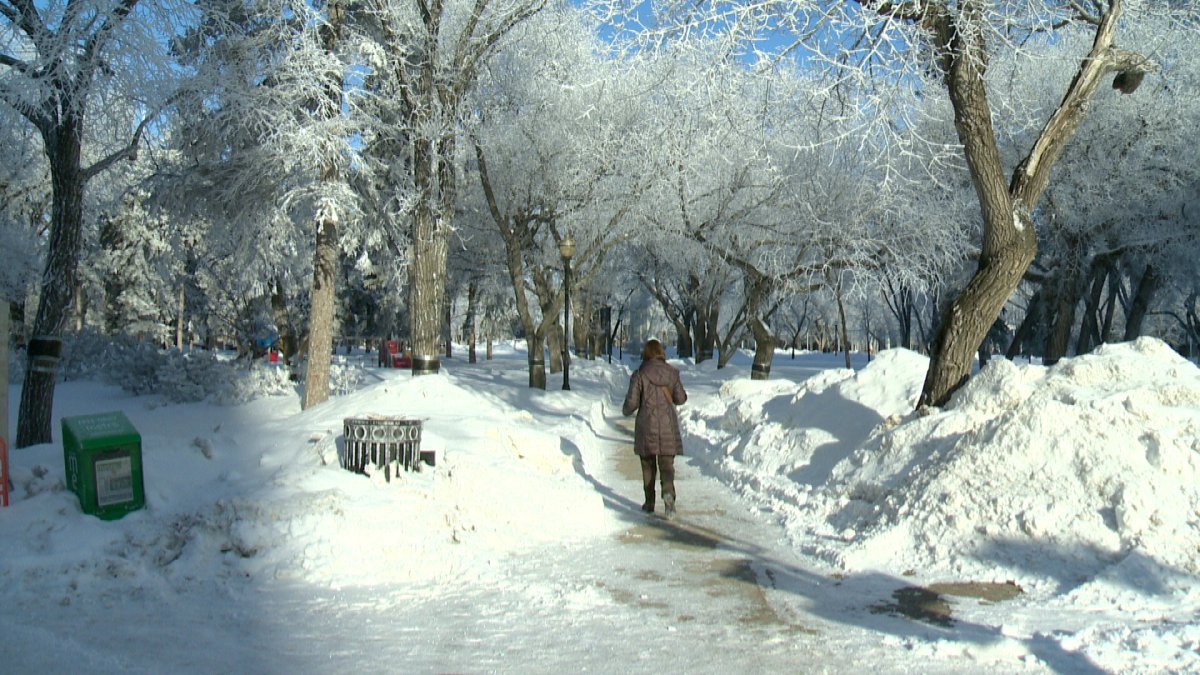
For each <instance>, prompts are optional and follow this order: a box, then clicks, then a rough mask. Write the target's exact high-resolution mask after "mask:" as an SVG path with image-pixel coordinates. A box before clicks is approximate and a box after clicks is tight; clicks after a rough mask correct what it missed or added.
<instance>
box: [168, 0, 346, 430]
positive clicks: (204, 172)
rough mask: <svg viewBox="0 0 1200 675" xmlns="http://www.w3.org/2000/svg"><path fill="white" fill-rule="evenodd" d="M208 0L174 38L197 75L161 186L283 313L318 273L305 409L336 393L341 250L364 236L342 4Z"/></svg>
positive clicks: (312, 293)
mask: <svg viewBox="0 0 1200 675" xmlns="http://www.w3.org/2000/svg"><path fill="white" fill-rule="evenodd" d="M202 9H203V11H204V14H203V17H202V21H201V22H200V23H199V24H198V26H197V27H196V28H195V29H194V30H193V31H191V32H189V33H187V34H186V35H185V36H183V37H182V38H181V39H179V40H177V42H176V44H177V45H178V49H179V50H180V52H181V55H182V56H183V57H184V60H185V63H186V64H187V65H188V66H189V67H190V68H191V69H192V71H193V76H192V78H191V79H190V81H189V83H188V86H187V88H186V90H185V92H186V94H187V96H186V98H185V99H184V100H183V101H182V102H181V105H180V111H181V112H180V115H179V116H178V118H177V119H178V130H177V132H176V134H175V138H176V147H177V150H178V152H179V155H180V160H181V161H180V164H181V166H180V168H179V170H178V176H177V179H176V180H174V181H170V182H167V183H166V186H167V188H168V189H172V190H178V191H180V192H182V194H184V195H186V196H187V202H186V203H185V205H184V206H185V207H186V208H188V209H189V210H190V211H191V213H192V214H193V215H195V216H198V217H207V218H208V219H210V220H211V222H212V223H213V224H214V225H215V228H214V230H213V231H212V234H214V235H216V236H218V237H221V238H223V239H224V241H225V242H226V243H227V245H226V247H227V248H228V249H229V250H231V251H232V252H233V253H234V254H235V255H236V256H237V258H238V259H239V260H241V261H243V263H244V264H245V267H246V269H247V271H248V272H250V273H257V274H258V275H259V285H260V288H261V291H262V295H263V296H264V297H266V296H270V297H271V298H272V299H273V301H274V303H275V306H274V311H273V314H274V315H275V316H277V317H283V316H286V315H287V314H288V312H286V311H281V310H284V308H283V307H281V306H280V304H279V303H280V302H282V301H284V299H285V298H286V296H285V295H284V293H283V292H282V291H283V289H285V288H288V287H294V286H296V285H298V282H299V279H300V278H303V276H302V275H303V274H310V275H311V276H310V277H309V279H310V281H309V284H308V293H307V298H308V304H309V307H310V311H309V312H308V313H307V314H308V321H307V324H306V325H307V330H306V331H305V332H306V335H305V336H304V338H303V339H302V341H301V342H302V343H303V344H305V345H306V346H307V349H306V350H304V351H305V352H306V357H307V358H306V368H305V386H304V396H303V401H302V405H303V406H304V407H306V408H308V407H311V406H313V405H316V404H318V403H321V402H322V401H325V400H326V399H327V398H328V396H329V365H330V358H331V353H332V346H333V329H334V322H335V311H336V307H337V303H336V302H335V300H336V288H337V282H338V279H339V277H340V276H341V251H342V250H344V249H345V248H348V247H350V246H352V245H353V244H352V242H353V241H355V240H357V239H360V238H361V236H362V233H361V230H360V228H359V226H360V225H361V219H360V218H359V210H358V206H357V195H356V192H355V191H354V190H353V189H352V187H351V185H350V164H351V162H352V161H353V158H354V156H355V144H354V137H355V133H356V129H355V127H354V126H353V120H352V118H351V116H349V115H347V114H345V113H344V111H343V106H344V103H345V96H344V94H345V92H346V89H347V80H348V77H349V73H350V70H351V63H352V62H351V56H350V52H351V51H352V45H353V44H354V43H353V41H352V40H351V38H350V36H349V35H348V32H349V28H348V25H347V24H348V21H349V19H348V15H347V10H346V8H345V7H344V6H343V5H342V4H341V3H339V2H336V1H335V2H331V3H319V4H309V3H306V2H291V1H290V0H273V1H271V2H265V3H246V2H242V1H241V0H213V1H212V2H206V3H204V4H203V5H202ZM306 256H311V257H310V258H309V261H308V262H302V263H300V264H299V265H296V264H291V263H292V261H293V260H294V259H295V258H296V257H306ZM280 320H283V319H282V318H281V319H280ZM289 324H290V321H286V322H285V325H284V326H280V327H279V330H280V331H281V332H285V331H286V330H287V326H288V325H289Z"/></svg>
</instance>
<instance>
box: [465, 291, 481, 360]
mask: <svg viewBox="0 0 1200 675" xmlns="http://www.w3.org/2000/svg"><path fill="white" fill-rule="evenodd" d="M478 296H479V284H478V283H477V282H475V281H472V282H470V283H469V284H467V318H466V320H465V321H464V322H463V333H464V334H466V336H467V363H475V361H476V359H475V304H476V302H477V301H478Z"/></svg>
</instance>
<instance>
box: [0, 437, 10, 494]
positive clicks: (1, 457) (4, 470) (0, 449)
mask: <svg viewBox="0 0 1200 675" xmlns="http://www.w3.org/2000/svg"><path fill="white" fill-rule="evenodd" d="M0 482H2V483H3V487H0V502H3V505H4V506H8V443H5V442H4V439H3V438H0Z"/></svg>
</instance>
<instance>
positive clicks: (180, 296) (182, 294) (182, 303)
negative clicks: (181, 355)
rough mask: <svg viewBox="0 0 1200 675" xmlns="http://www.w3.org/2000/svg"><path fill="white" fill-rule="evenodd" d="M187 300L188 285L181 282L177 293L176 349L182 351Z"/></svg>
mask: <svg viewBox="0 0 1200 675" xmlns="http://www.w3.org/2000/svg"><path fill="white" fill-rule="evenodd" d="M186 302H187V290H186V287H185V286H184V285H183V284H182V283H181V284H179V292H178V293H176V303H175V308H176V311H175V349H176V350H177V351H180V352H182V351H183V326H184V321H183V315H184V309H185V308H186V307H187V304H186Z"/></svg>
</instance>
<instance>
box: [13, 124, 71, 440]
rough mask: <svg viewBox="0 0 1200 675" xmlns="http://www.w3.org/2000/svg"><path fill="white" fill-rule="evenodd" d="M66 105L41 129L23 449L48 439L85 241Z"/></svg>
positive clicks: (20, 422) (20, 430)
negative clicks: (39, 266) (38, 281)
mask: <svg viewBox="0 0 1200 675" xmlns="http://www.w3.org/2000/svg"><path fill="white" fill-rule="evenodd" d="M65 107H66V113H65V119H64V120H63V121H62V122H61V123H60V124H59V125H57V126H55V127H54V128H53V129H50V130H46V131H43V136H42V137H43V141H44V143H45V146H46V153H47V155H48V156H49V159H50V178H51V183H52V187H53V192H52V197H51V204H52V206H51V209H50V233H49V235H50V242H49V248H48V250H47V253H46V269H45V272H44V273H43V274H42V292H41V295H40V297H39V298H38V306H37V314H36V315H35V318H34V320H33V331H32V338H31V339H30V342H29V350H28V366H27V367H26V369H25V381H24V383H23V385H22V387H21V403H20V408H19V413H18V416H17V442H16V445H15V447H18V448H24V447H28V446H30V445H38V444H40V443H49V442H50V441H51V439H52V435H51V433H50V431H51V430H50V422H51V418H52V414H53V408H54V385H55V382H56V378H57V372H58V361H59V356H60V354H61V351H62V329H63V325H64V324H65V323H66V319H67V311H68V310H69V308H70V307H71V295H72V292H73V291H74V289H75V286H76V284H77V283H78V280H79V253H80V249H81V248H82V245H83V190H84V184H85V182H86V180H85V177H84V174H83V170H82V168H81V167H80V158H81V149H82V139H83V119H82V117H81V114H82V113H76V112H74V110H73V108H72V107H71V106H69V105H67V106H65Z"/></svg>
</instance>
